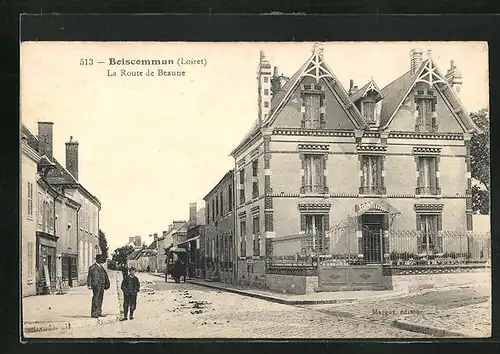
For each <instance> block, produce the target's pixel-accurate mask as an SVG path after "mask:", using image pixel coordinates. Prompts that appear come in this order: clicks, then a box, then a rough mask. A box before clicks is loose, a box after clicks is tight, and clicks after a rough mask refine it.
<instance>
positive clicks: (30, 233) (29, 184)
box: [20, 139, 40, 297]
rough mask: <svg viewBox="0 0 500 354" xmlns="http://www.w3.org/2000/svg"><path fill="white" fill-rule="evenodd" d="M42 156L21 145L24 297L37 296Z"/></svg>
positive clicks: (27, 146)
mask: <svg viewBox="0 0 500 354" xmlns="http://www.w3.org/2000/svg"><path fill="white" fill-rule="evenodd" d="M38 162H40V155H38V153H37V152H36V151H35V150H34V149H32V148H31V147H30V146H29V145H28V144H27V142H26V139H22V143H21V186H20V189H21V203H20V206H21V251H22V252H21V255H22V258H21V283H22V287H21V290H22V296H23V297H24V296H30V295H35V294H36V264H37V261H36V245H37V243H36V226H37V213H38V188H37V180H38V178H39V177H38V173H37V164H38Z"/></svg>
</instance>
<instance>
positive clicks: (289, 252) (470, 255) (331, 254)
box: [266, 228, 491, 267]
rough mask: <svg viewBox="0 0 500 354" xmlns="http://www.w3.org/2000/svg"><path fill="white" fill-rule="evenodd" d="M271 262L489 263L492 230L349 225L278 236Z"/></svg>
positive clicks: (294, 264) (286, 264)
mask: <svg viewBox="0 0 500 354" xmlns="http://www.w3.org/2000/svg"><path fill="white" fill-rule="evenodd" d="M270 243H271V246H270V247H269V249H271V250H272V252H271V254H267V255H266V264H268V266H279V267H317V266H318V263H319V264H321V265H331V266H334V265H356V264H366V263H381V262H383V263H384V264H386V265H392V266H412V265H414V266H421V265H435V266H439V265H465V264H468V265H474V264H477V265H488V264H489V263H490V260H491V235H490V233H477V232H472V231H463V232H459V231H438V232H434V233H430V232H421V231H415V230H389V231H382V232H378V231H373V230H364V229H363V230H360V231H359V232H357V231H356V230H354V231H353V230H349V229H348V228H344V229H342V230H341V231H340V232H339V230H336V232H329V233H326V234H324V235H317V234H316V235H312V234H299V235H290V236H286V237H277V238H273V239H271V241H270Z"/></svg>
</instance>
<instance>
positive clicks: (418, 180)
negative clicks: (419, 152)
mask: <svg viewBox="0 0 500 354" xmlns="http://www.w3.org/2000/svg"><path fill="white" fill-rule="evenodd" d="M415 162H416V164H417V187H416V188H415V194H417V195H418V194H420V183H421V182H420V181H421V179H422V177H421V176H420V171H423V168H421V164H422V159H421V158H420V157H418V156H417V157H415Z"/></svg>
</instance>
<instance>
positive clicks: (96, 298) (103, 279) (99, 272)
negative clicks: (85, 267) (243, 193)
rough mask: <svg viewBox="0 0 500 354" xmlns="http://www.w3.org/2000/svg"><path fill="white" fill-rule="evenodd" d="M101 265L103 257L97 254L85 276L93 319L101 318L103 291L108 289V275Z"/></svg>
mask: <svg viewBox="0 0 500 354" xmlns="http://www.w3.org/2000/svg"><path fill="white" fill-rule="evenodd" d="M102 263H104V259H103V256H102V255H100V254H98V255H97V256H96V260H95V263H94V264H92V265H91V266H90V267H89V273H88V276H87V286H88V288H89V289H92V292H93V296H92V307H91V310H90V315H91V316H92V317H93V318H98V317H103V314H102V299H103V297H104V290H107V289H109V287H110V282H109V277H108V273H107V272H106V270H105V269H104V267H103V265H102Z"/></svg>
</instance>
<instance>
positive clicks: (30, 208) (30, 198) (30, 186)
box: [28, 182, 33, 216]
mask: <svg viewBox="0 0 500 354" xmlns="http://www.w3.org/2000/svg"><path fill="white" fill-rule="evenodd" d="M28 216H33V183H31V182H28Z"/></svg>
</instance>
